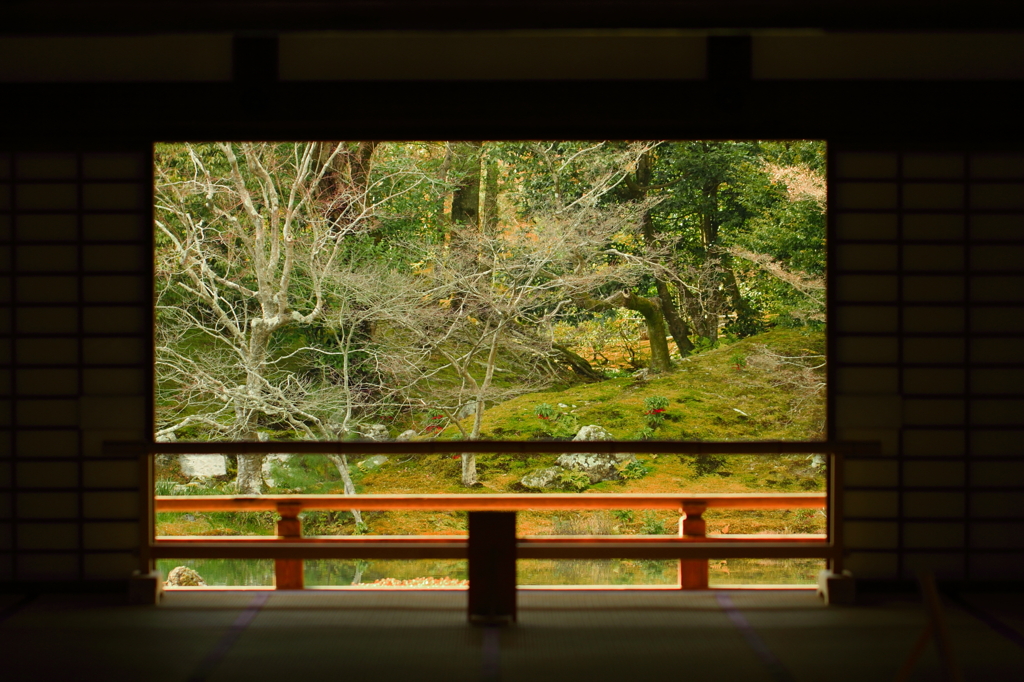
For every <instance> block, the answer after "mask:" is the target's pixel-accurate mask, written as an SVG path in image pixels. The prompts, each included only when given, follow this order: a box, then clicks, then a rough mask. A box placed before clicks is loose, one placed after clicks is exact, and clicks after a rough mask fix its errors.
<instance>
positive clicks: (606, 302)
mask: <svg viewBox="0 0 1024 682" xmlns="http://www.w3.org/2000/svg"><path fill="white" fill-rule="evenodd" d="M155 159H156V195H155V217H156V221H155V230H156V232H155V243H156V296H157V299H156V387H155V390H156V401H155V404H156V434H155V437H156V441H157V442H158V443H175V442H177V443H181V442H201V443H209V442H218V443H224V444H225V448H224V449H225V452H227V453H228V454H187V455H186V454H181V455H160V456H158V457H157V459H156V463H155V494H156V495H157V496H158V500H163V499H165V498H172V497H177V498H185V497H189V496H202V497H205V496H209V495H230V496H237V495H256V496H277V495H293V496H310V495H352V494H462V493H466V494H536V495H538V496H540V495H545V494H549V495H550V494H561V493H578V494H580V495H587V494H594V493H599V494H600V493H605V494H607V493H623V494H652V493H694V494H701V495H712V496H714V495H723V494H732V495H741V496H742V495H744V494H765V493H768V494H778V495H785V494H789V495H791V496H799V495H805V497H806V496H807V495H808V494H815V493H817V494H823V493H824V492H825V490H826V470H827V466H826V464H827V463H826V458H825V457H824V456H822V455H817V454H813V453H812V452H811V451H810V450H808V449H807V448H806V447H803V448H800V447H796V444H798V443H799V444H806V443H808V442H815V441H822V440H824V439H825V427H826V423H825V422H826V420H825V415H826V408H825V399H826V395H825V388H826V386H825V368H826V357H825V356H826V353H825V346H826V344H825V279H824V277H825V209H826V194H825V181H824V177H825V172H824V169H825V146H824V143H823V142H818V141H806V140H798V141H713V142H712V141H485V142H472V141H470V142H466V141H427V142H374V141H355V142H347V141H342V142H298V143H276V142H275V143H271V142H256V143H224V144H217V143H165V144H158V145H157V146H156V149H155ZM297 441H307V442H308V441H346V442H381V443H383V442H406V443H410V444H417V443H435V444H439V445H441V446H443V445H444V444H446V443H450V444H451V445H450V448H445V447H439V448H437V452H435V453H434V454H417V455H415V456H412V455H395V454H390V455H372V456H371V455H365V456H358V457H350V456H347V455H346V454H301V453H289V452H288V448H287V447H286V446H282V448H281V449H282V452H281V453H280V454H270V455H268V454H252V453H245V452H238V451H236V452H235V453H231V452H229V451H230V449H231V448H230V447H228V446H227V444H229V443H239V442H242V443H244V442H297ZM460 441H485V442H503V441H504V442H508V441H525V442H534V443H536V442H548V441H554V442H555V443H556V445H555V446H554V447H553V448H551V451H548V452H508V451H506V452H497V453H488V452H481V451H479V448H475V449H470V450H473V451H468V450H467V451H460V450H459V442H460ZM579 441H587V442H600V443H604V444H607V443H616V442H621V441H638V442H639V443H638V444H637V447H636V448H634V449H633V451H630V452H624V451H621V448H620V449H619V450H620V451H618V452H594V453H579V452H576V453H559V452H558V451H557V449H558V448H557V443H559V442H564V443H576V442H579ZM658 441H669V442H677V441H685V442H703V441H784V442H792V443H794V448H793V450H794V452H793V453H792V454H786V453H785V450H781V451H780V452H781V453H782V454H774V455H764V454H732V455H724V454H716V453H701V452H691V453H681V454H680V453H668V454H666V453H665V452H662V453H661V454H658V453H653V452H652V453H645V452H644V451H643V450H644V447H643V443H645V442H650V443H654V442H658ZM293 449H298V448H293ZM602 449H604V446H596V445H595V450H602ZM196 499H198V497H197V498H196ZM793 499H797V498H796V497H794V498H793ZM801 499H802V498H801ZM160 504H161V503H160V502H158V507H157V512H158V513H157V514H156V535H157V536H159V537H168V538H174V537H177V538H179V539H181V538H185V537H215V536H221V537H238V536H260V537H261V536H270V535H275V534H278V533H279V532H280V527H279V526H276V525H275V524H276V523H277V519H278V516H277V514H276V513H275V512H272V511H266V510H257V511H241V510H229V509H226V508H225V509H221V510H203V509H202V508H201V505H200V506H199V507H196V508H195V509H187V510H186V509H185V508H184V506H183V505H185V506H187V501H186V502H183V503H180V504H179V505H178V507H177V508H178V509H181V511H167V510H166V509H168V507H166V506H164V507H161V506H160ZM781 504H782V503H780V504H779V505H776V506H775V507H772V506H770V505H769V506H768V507H765V506H764V505H762V506H761V508H735V507H722V508H718V507H715V508H710V507H709V508H708V510H707V512H706V513H704V515H703V522H704V526H706V528H704V527H702V533H706V534H707V535H708V536H711V537H713V536H716V535H717V536H731V535H734V536H763V537H764V538H765V539H767V538H770V537H776V536H800V537H802V538H804V539H808V538H810V539H813V538H814V536H821V537H822V538H823V537H824V534H825V533H826V531H827V518H826V512H825V509H824V506H825V505H824V501H823V500H822V502H821V504H816V503H811V502H808V503H807V504H804V503H803V502H800V503H799V504H797V505H796V506H794V507H791V508H784V507H783V506H781ZM161 509H164V511H161ZM694 518H700V517H699V515H698V516H697V517H694ZM679 519H680V514H679V512H678V511H673V510H671V509H657V508H636V509H634V508H628V507H627V508H620V509H613V508H606V509H592V510H557V511H550V510H548V511H545V510H523V511H520V512H519V513H518V516H517V523H518V534H519V535H522V536H572V537H579V536H593V537H614V536H649V537H657V536H665V537H670V536H674V535H679V533H680V530H679ZM301 524H302V533H303V535H307V536H312V535H317V536H360V537H366V538H370V537H375V536H419V535H430V536H445V535H447V536H452V535H460V534H464V533H465V532H466V512H464V511H457V510H449V511H415V510H408V509H406V510H392V511H388V510H381V511H361V510H351V511H349V510H346V509H345V508H344V507H340V508H335V509H309V508H307V509H306V510H305V511H303V513H302V517H301ZM755 539H756V538H755ZM206 556H208V554H207V555H206ZM708 563H709V569H708V570H709V582H710V584H712V585H716V584H717V585H725V584H810V583H812V582H813V581H814V576H815V574H816V572H817V570H818V569H820V568H822V567H823V560H821V559H817V558H785V559H777V558H754V559H744V558H736V557H731V558H723V559H712V560H710V561H709V562H708ZM678 564H679V562H678V561H666V560H658V559H637V558H634V559H622V560H619V559H575V560H564V559H562V560H546V559H523V560H520V561H519V569H518V570H519V577H518V582H519V583H520V584H521V585H674V584H678V581H679V574H678V571H677V567H678ZM178 566H186V567H188V568H189V569H190V570H192V571H195V572H196V573H197V574H198V575H199V576H201V578H202V580H203V581H204V582H205V583H206V584H208V585H269V584H271V583H272V582H273V580H274V562H273V560H270V559H255V558H253V559H230V560H228V559H218V558H208V559H194V560H184V559H182V558H162V559H159V561H158V567H159V568H160V569H161V570H162V571H163V572H164V573H165V574H167V573H170V572H171V570H172V569H175V568H176V567H178ZM305 571H306V578H305V581H306V584H307V585H310V586H315V585H323V586H339V585H367V584H370V585H378V586H387V585H405V586H460V585H462V584H464V581H465V580H466V577H467V575H466V566H465V562H464V561H458V560H445V559H433V558H432V559H421V560H419V561H403V562H398V561H387V560H382V559H372V560H364V559H353V560H339V559H316V560H312V559H311V560H307V561H306V562H305ZM177 573H178V574H179V576H181V575H185V577H184V578H180V580H182V581H183V582H184V584H188V583H189V582H190V581H194V580H195V579H196V578H195V576H192V577H188V576H190V575H192V574H189V573H188V572H187V571H177Z"/></svg>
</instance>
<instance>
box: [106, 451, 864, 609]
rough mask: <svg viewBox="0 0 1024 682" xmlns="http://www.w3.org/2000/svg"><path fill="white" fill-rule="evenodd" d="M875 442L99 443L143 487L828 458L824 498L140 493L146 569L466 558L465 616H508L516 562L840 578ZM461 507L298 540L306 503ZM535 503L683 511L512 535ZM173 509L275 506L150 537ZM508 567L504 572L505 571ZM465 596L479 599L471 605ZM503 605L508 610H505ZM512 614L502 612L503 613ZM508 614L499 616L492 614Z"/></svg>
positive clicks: (290, 574) (298, 580)
mask: <svg viewBox="0 0 1024 682" xmlns="http://www.w3.org/2000/svg"><path fill="white" fill-rule="evenodd" d="M878 449H879V447H878V444H876V443H849V442H834V441H833V442H817V443H816V442H804V443H791V442H784V441H772V442H763V441H762V442H746V443H743V442H702V443H689V442H668V441H640V442H629V441H613V442H573V441H568V442H567V441H525V442H516V441H498V442H494V441H430V442H416V443H373V442H366V443H351V442H309V441H304V442H287V443H282V442H278V443H259V442H244V443H239V442H235V443H107V444H106V447H105V451H106V452H108V453H111V454H125V453H128V452H131V453H134V454H138V455H139V456H140V457H142V458H143V459H144V464H145V465H146V466H144V467H142V469H143V477H144V480H145V481H146V483H147V485H152V483H151V481H152V464H151V460H150V457H151V456H152V455H155V454H224V453H231V454H245V453H263V454H271V453H281V452H287V453H296V454H325V453H336V454H346V455H369V454H392V455H395V454H411V455H414V456H415V455H423V454H450V453H465V452H477V453H552V452H559V453H564V452H599V453H623V452H631V453H637V452H639V453H651V454H712V453H713V454H744V455H778V454H824V455H828V456H829V457H828V468H827V492H826V493H786V494H771V493H740V494H675V493H667V494H651V495H644V494H640V495H637V494H589V493H588V494H523V495H500V494H493V495H479V494H476V495H348V496H346V495H261V496H182V497H163V496H158V497H156V498H155V499H153V498H149V499H148V500H147V501H146V502H145V505H146V507H145V508H144V510H143V511H144V515H145V516H146V518H148V519H149V520H150V522H149V524H148V530H146V531H144V532H146V533H147V535H146V538H145V539H146V542H144V546H143V553H142V554H143V556H142V561H143V564H144V566H149V567H151V566H152V561H153V560H154V559H157V558H225V559H227V558H236V559H243V558H251V559H254V558H264V559H274V560H275V586H276V588H277V589H302V587H303V577H302V573H303V572H302V562H303V560H305V559H317V558H320V559H327V558H333V559H342V558H367V559H371V558H378V559H420V558H448V559H467V560H468V561H469V577H470V616H471V618H473V617H474V615H475V616H476V617H478V618H483V619H488V618H498V619H501V618H503V617H506V616H507V614H508V613H511V618H513V619H514V614H515V608H514V604H515V596H514V595H515V589H516V585H515V560H516V559H600V558H622V559H628V558H645V559H677V560H679V562H680V587H681V588H682V589H702V588H706V587H707V586H708V564H707V560H708V559H709V558H723V559H724V558H759V557H764V558H822V559H826V560H828V563H829V567H830V569H831V570H832V571H833V572H834V573H841V571H842V558H843V542H842V500H841V496H842V489H843V466H842V463H843V455H846V454H853V453H858V454H876V453H877V452H878ZM716 508H717V509H723V508H731V509H826V510H827V517H828V532H827V533H825V534H823V535H799V536H794V535H715V536H708V535H707V533H706V524H705V522H704V518H703V514H704V512H705V511H706V510H708V509H716ZM307 509H308V510H332V509H335V510H338V509H340V510H347V509H360V510H363V511H385V510H421V511H424V510H447V511H451V510H463V511H467V512H469V534H468V536H414V537H412V536H341V537H336V536H331V537H306V536H303V535H302V526H301V519H300V518H299V514H300V513H301V512H302V511H303V510H307ZM527 509H531V510H539V509H548V510H554V509H565V510H581V509H672V510H675V511H678V512H679V514H680V529H679V533H678V534H677V535H674V536H573V537H566V536H530V537H516V535H515V513H516V512H517V511H521V510H527ZM158 511H159V512H171V511H177V512H182V511H276V512H277V513H278V514H279V517H280V518H279V520H278V527H277V531H278V534H277V536H267V537H216V538H214V537H208V536H204V537H159V538H157V537H155V536H154V535H153V528H154V513H155V512H158ZM510 567H511V569H510ZM474 603H475V604H476V606H474ZM510 604H511V606H510ZM509 609H511V610H509ZM502 613H505V614H506V616H501V614H502Z"/></svg>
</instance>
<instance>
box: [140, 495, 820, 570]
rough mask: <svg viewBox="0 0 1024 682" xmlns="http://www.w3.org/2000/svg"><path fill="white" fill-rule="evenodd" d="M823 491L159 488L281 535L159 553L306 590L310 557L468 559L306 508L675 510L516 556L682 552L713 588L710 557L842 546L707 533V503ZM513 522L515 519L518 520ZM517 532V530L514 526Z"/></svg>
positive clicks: (459, 546) (807, 500) (431, 539)
mask: <svg viewBox="0 0 1024 682" xmlns="http://www.w3.org/2000/svg"><path fill="white" fill-rule="evenodd" d="M827 502H828V497H827V495H826V494H825V493H789V494H785V493H783V494H771V493H738V494H704V495H681V494H648V495H645V494H639V495H638V494H575V495H573V494H525V495H500V494H495V495H259V496H241V497H232V496H220V495H217V496H198V495H196V496H184V497H169V496H168V497H165V496H158V497H157V498H156V500H155V509H156V511H158V512H185V511H208V512H209V511H220V512H223V511H235V512H238V511H276V512H277V513H278V514H279V516H280V518H279V520H278V522H277V535H276V536H265V537H237V536H226V537H218V538H211V537H209V536H201V537H183V536H175V537H170V536H161V537H158V538H157V539H156V541H155V542H154V543H153V546H152V552H153V557H154V558H193V559H202V558H222V559H227V558H234V559H274V560H275V561H276V564H275V587H276V588H277V589H293V590H294V589H302V588H303V578H302V561H303V560H304V559H314V558H317V559H326V558H332V559H355V558H363V559H469V558H470V556H471V554H472V551H471V547H472V545H473V540H474V538H473V535H472V533H471V534H470V535H468V536H450V535H449V536H429V535H418V536H320V537H304V536H303V535H302V526H301V520H300V519H299V514H300V513H301V512H302V511H303V510H307V509H308V510H347V509H359V510H361V511H395V510H416V511H452V510H457V511H467V512H470V513H487V512H512V513H513V514H514V513H515V512H517V511H526V510H533V511H536V510H583V509H590V510H594V509H670V510H673V511H676V512H679V514H680V522H679V533H678V534H677V535H674V536H667V537H666V536H664V535H661V536H621V535H619V536H551V535H546V536H527V537H513V538H512V539H511V540H512V542H513V543H514V547H515V557H516V558H519V559H610V558H618V559H628V558H647V559H679V560H680V569H681V570H680V586H681V587H682V588H683V589H701V588H706V587H707V586H708V564H707V559H708V558H710V557H716V558H730V557H786V558H793V557H800V558H822V559H832V558H834V557H835V556H836V550H837V548H836V547H835V546H833V545H832V544H831V543H829V542H828V536H827V535H826V534H821V535H766V534H759V535H717V536H710V537H709V536H707V533H706V524H705V521H704V518H703V514H704V512H705V511H706V510H708V509H825V508H826V506H827ZM513 528H514V525H513ZM513 532H514V531H513Z"/></svg>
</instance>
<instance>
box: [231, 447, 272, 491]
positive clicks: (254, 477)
mask: <svg viewBox="0 0 1024 682" xmlns="http://www.w3.org/2000/svg"><path fill="white" fill-rule="evenodd" d="M266 457H267V456H266V455H239V456H238V478H237V485H238V494H239V495H262V494H263V460H264V459H266Z"/></svg>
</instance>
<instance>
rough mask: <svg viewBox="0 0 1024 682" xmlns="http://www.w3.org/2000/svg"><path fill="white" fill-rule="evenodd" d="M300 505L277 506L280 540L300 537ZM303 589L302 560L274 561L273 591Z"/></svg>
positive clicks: (287, 503) (281, 504)
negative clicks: (279, 516)
mask: <svg viewBox="0 0 1024 682" xmlns="http://www.w3.org/2000/svg"><path fill="white" fill-rule="evenodd" d="M301 511H302V504H301V503H298V502H281V503H279V504H278V505H277V513H278V514H280V515H281V518H280V519H279V520H278V522H277V537H278V538H279V539H281V540H285V541H287V540H292V539H295V538H301V537H302V521H301V520H299V512H301ZM304 587H305V581H304V579H303V575H302V559H274V589H275V590H301V589H303V588H304Z"/></svg>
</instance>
